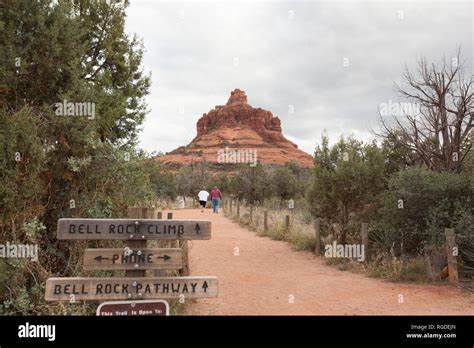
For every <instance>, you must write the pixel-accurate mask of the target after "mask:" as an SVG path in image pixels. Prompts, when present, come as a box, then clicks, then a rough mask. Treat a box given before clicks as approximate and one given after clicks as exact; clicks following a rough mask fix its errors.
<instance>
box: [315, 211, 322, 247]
mask: <svg viewBox="0 0 474 348" xmlns="http://www.w3.org/2000/svg"><path fill="white" fill-rule="evenodd" d="M314 234H315V239H314V252H315V254H316V256H320V255H321V219H320V218H317V219H316V220H314Z"/></svg>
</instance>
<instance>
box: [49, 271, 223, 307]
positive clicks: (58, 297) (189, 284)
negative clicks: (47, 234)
mask: <svg viewBox="0 0 474 348" xmlns="http://www.w3.org/2000/svg"><path fill="white" fill-rule="evenodd" d="M217 287H218V281H217V277H159V278H156V277H149V278H148V277H140V278H50V279H48V280H47V281H46V291H45V299H46V301H71V299H74V301H82V300H126V299H128V300H141V299H156V298H180V297H181V296H184V298H207V297H217Z"/></svg>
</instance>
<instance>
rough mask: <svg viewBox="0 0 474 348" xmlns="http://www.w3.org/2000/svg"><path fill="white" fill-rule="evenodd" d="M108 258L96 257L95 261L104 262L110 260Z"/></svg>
mask: <svg viewBox="0 0 474 348" xmlns="http://www.w3.org/2000/svg"><path fill="white" fill-rule="evenodd" d="M108 259H109V258H108V257H103V256H102V255H99V256H96V257H94V260H96V261H99V262H102V260H108Z"/></svg>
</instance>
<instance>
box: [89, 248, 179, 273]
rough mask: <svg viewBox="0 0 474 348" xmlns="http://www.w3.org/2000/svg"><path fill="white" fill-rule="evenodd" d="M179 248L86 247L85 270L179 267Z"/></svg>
mask: <svg viewBox="0 0 474 348" xmlns="http://www.w3.org/2000/svg"><path fill="white" fill-rule="evenodd" d="M182 267H183V253H182V250H181V249H180V248H169V249H148V248H145V249H140V250H137V249H136V250H132V249H130V248H124V249H86V251H85V253H84V267H83V269H85V270H129V269H135V270H140V269H181V268H182Z"/></svg>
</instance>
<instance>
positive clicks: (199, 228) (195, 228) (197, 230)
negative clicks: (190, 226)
mask: <svg viewBox="0 0 474 348" xmlns="http://www.w3.org/2000/svg"><path fill="white" fill-rule="evenodd" d="M199 231H201V227H199V224H196V227H194V232H196V234H199Z"/></svg>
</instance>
